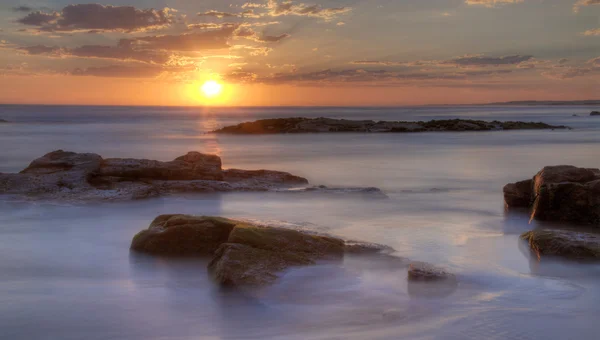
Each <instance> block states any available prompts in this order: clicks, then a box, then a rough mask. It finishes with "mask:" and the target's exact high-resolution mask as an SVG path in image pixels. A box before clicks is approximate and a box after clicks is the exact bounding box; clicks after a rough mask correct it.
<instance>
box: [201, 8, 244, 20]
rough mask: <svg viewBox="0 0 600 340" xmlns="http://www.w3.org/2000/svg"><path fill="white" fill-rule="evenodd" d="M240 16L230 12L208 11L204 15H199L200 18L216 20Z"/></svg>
mask: <svg viewBox="0 0 600 340" xmlns="http://www.w3.org/2000/svg"><path fill="white" fill-rule="evenodd" d="M239 15H240V14H236V13H228V12H219V11H214V10H211V11H206V12H202V13H198V16H204V17H215V18H219V19H222V18H231V17H238V16H239Z"/></svg>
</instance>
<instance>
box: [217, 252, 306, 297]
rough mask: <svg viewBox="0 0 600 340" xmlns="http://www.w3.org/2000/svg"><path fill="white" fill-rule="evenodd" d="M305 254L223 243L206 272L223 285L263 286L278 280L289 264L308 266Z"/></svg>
mask: <svg viewBox="0 0 600 340" xmlns="http://www.w3.org/2000/svg"><path fill="white" fill-rule="evenodd" d="M313 263H314V262H313V261H312V260H311V259H309V258H308V257H305V256H302V254H301V255H300V256H297V255H295V254H294V253H292V252H282V253H276V252H273V251H269V250H264V249H259V248H254V247H251V246H247V245H244V244H238V243H225V244H223V245H221V247H220V248H219V249H218V250H217V252H216V254H215V257H214V258H213V259H212V260H211V261H210V263H209V264H208V272H209V273H210V274H211V276H212V277H213V279H214V280H215V281H216V282H217V283H218V284H220V285H222V286H230V287H232V286H233V287H237V286H263V285H266V284H271V283H273V282H275V281H276V280H277V279H278V273H280V272H281V271H283V270H285V269H287V268H289V267H290V266H299V265H310V264H313Z"/></svg>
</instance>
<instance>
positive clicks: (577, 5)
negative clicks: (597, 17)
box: [573, 0, 600, 13]
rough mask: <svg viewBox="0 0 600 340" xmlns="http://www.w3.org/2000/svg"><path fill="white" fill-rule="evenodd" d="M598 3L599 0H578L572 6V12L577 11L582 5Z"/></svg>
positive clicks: (599, 2)
mask: <svg viewBox="0 0 600 340" xmlns="http://www.w3.org/2000/svg"><path fill="white" fill-rule="evenodd" d="M591 5H600V0H579V1H577V2H576V3H575V5H574V6H573V12H575V13H578V12H579V9H580V8H581V7H583V6H591Z"/></svg>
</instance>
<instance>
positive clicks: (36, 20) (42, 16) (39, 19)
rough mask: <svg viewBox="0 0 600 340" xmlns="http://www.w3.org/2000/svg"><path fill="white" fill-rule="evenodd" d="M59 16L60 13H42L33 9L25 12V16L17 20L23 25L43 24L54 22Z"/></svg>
mask: <svg viewBox="0 0 600 340" xmlns="http://www.w3.org/2000/svg"><path fill="white" fill-rule="evenodd" d="M59 17H60V14H58V13H56V12H53V13H44V12H41V11H35V12H32V13H29V14H27V15H26V16H25V17H23V18H21V19H19V20H17V22H19V23H21V24H23V25H31V26H45V25H50V24H56V21H57V20H58V18H59Z"/></svg>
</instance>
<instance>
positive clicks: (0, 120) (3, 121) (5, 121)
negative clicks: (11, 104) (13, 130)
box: [0, 119, 9, 124]
mask: <svg viewBox="0 0 600 340" xmlns="http://www.w3.org/2000/svg"><path fill="white" fill-rule="evenodd" d="M8 122H9V121H8V120H4V119H0V124H2V123H8Z"/></svg>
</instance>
